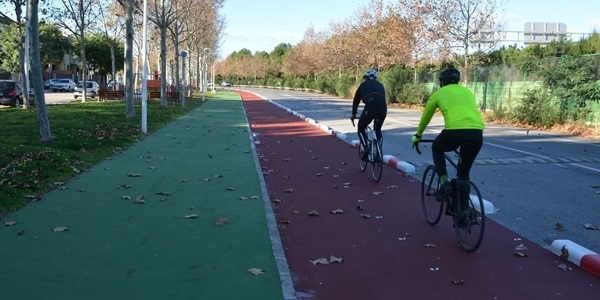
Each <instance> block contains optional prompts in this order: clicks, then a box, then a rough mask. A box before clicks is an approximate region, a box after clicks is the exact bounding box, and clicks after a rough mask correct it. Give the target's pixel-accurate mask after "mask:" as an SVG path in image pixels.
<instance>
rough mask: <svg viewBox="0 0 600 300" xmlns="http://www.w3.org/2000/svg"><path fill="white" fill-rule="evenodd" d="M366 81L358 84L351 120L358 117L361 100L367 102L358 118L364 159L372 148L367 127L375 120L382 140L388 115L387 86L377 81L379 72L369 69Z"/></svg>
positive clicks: (364, 76)
mask: <svg viewBox="0 0 600 300" xmlns="http://www.w3.org/2000/svg"><path fill="white" fill-rule="evenodd" d="M363 79H364V81H363V82H361V84H360V85H359V86H358V89H357V90H356V93H355V94H354V101H353V102H352V117H350V120H352V121H354V119H356V113H357V111H358V105H359V104H360V102H361V101H362V102H364V103H365V107H364V108H363V110H362V113H361V114H360V118H359V119H358V128H357V131H358V136H359V138H360V143H361V145H362V147H363V149H365V150H366V151H365V152H364V154H363V160H366V158H367V156H368V153H369V151H370V149H368V145H367V133H366V132H365V129H366V128H367V126H368V125H369V124H371V122H373V130H374V131H375V136H376V137H377V140H379V141H381V140H382V138H383V135H382V134H381V127H382V126H383V121H384V120H385V117H386V115H387V102H386V100H385V88H384V87H383V84H381V82H379V81H377V72H376V71H375V70H371V69H369V70H367V71H365V74H364V75H363Z"/></svg>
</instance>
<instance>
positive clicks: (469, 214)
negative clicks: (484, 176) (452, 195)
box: [454, 180, 485, 252]
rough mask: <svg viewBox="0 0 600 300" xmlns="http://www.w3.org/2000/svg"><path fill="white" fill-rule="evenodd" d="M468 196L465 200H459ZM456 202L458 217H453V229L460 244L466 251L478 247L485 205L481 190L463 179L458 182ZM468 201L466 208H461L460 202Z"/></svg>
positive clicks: (483, 224) (482, 229) (482, 227)
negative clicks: (459, 214)
mask: <svg viewBox="0 0 600 300" xmlns="http://www.w3.org/2000/svg"><path fill="white" fill-rule="evenodd" d="M461 197H462V198H465V197H466V198H468V199H467V201H460V200H461ZM457 198H458V199H457V200H458V202H457V205H458V207H459V211H458V212H459V213H462V215H461V216H460V217H456V218H455V220H456V221H455V224H454V229H455V231H456V236H457V237H458V241H459V242H460V245H461V246H462V247H463V249H465V251H467V252H474V251H477V249H479V246H481V242H482V241H483V233H484V231H485V207H484V205H483V199H482V198H481V192H479V189H478V188H477V186H476V185H475V184H474V183H473V182H472V181H469V180H467V181H463V182H461V183H459V184H458V197H457ZM465 202H466V203H468V207H467V208H466V209H462V208H461V205H460V203H465Z"/></svg>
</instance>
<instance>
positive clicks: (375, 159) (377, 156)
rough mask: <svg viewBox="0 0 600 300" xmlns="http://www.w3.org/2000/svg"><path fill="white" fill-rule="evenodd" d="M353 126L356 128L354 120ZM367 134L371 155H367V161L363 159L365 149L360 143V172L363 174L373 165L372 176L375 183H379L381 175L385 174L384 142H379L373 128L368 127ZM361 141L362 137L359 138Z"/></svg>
mask: <svg viewBox="0 0 600 300" xmlns="http://www.w3.org/2000/svg"><path fill="white" fill-rule="evenodd" d="M352 126H354V120H352ZM365 132H366V134H367V145H368V147H369V153H368V154H367V159H366V160H364V159H363V156H364V155H363V154H364V153H365V152H364V151H365V149H363V147H362V143H360V141H359V145H358V161H359V164H360V170H361V171H362V172H364V171H366V170H367V165H368V164H369V163H370V164H371V176H372V177H373V180H375V182H379V181H380V180H381V174H383V150H382V146H383V141H381V140H378V139H377V136H376V135H375V131H374V130H373V129H372V128H371V126H367V128H366V129H365ZM359 139H360V136H359Z"/></svg>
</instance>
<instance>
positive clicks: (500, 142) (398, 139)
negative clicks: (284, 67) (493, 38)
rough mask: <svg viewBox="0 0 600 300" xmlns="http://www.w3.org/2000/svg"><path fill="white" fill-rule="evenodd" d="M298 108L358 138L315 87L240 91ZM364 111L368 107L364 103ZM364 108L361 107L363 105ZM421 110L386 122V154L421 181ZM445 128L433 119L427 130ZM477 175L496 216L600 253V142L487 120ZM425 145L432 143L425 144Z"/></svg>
mask: <svg viewBox="0 0 600 300" xmlns="http://www.w3.org/2000/svg"><path fill="white" fill-rule="evenodd" d="M240 89H243V90H247V91H251V92H254V93H256V94H259V95H261V96H263V97H265V98H267V99H269V100H272V101H274V102H276V103H278V104H280V105H283V106H285V107H287V108H289V109H291V110H293V111H296V112H299V113H301V114H303V115H305V116H306V117H308V118H311V119H314V120H316V121H318V122H320V123H323V124H326V125H328V126H329V127H331V128H333V129H335V130H336V131H339V132H342V133H345V134H347V136H348V138H347V140H346V141H347V142H350V141H351V140H356V139H357V136H356V133H355V130H356V129H355V128H353V127H352V125H351V123H350V121H349V119H348V118H349V116H350V113H351V103H350V101H349V100H348V99H340V98H336V97H332V96H327V95H322V94H314V93H308V92H297V91H285V90H273V89H262V88H245V87H244V88H240ZM361 108H362V106H361ZM359 111H360V109H359ZM420 115H421V112H420V111H415V110H407V109H389V111H388V117H387V119H386V121H385V125H384V146H383V149H384V153H385V154H390V155H394V156H395V157H397V158H399V159H400V160H404V161H407V162H410V163H412V164H413V165H415V167H416V173H414V174H412V175H413V176H415V177H416V178H418V179H419V178H420V176H421V171H423V170H424V167H425V166H426V165H427V164H429V163H430V162H431V155H430V152H429V149H428V148H425V147H422V148H423V149H424V151H423V155H418V154H417V153H416V152H415V151H414V149H412V148H411V146H412V145H411V143H410V137H411V136H412V135H413V134H414V132H415V130H416V126H417V124H418V121H419V118H420ZM442 128H443V120H442V118H441V116H436V117H434V118H433V120H432V122H431V123H430V126H429V127H428V129H427V130H426V132H425V135H426V137H427V135H430V136H431V137H434V136H435V134H436V133H438V132H439V131H440V130H441V129H442ZM484 137H485V141H484V147H483V149H482V150H481V152H480V154H479V156H478V160H477V161H476V165H475V166H474V168H473V170H472V173H471V177H472V179H473V180H474V181H475V182H476V183H477V184H478V186H479V188H480V190H481V192H482V195H483V197H484V198H485V199H486V200H488V201H490V202H491V203H492V204H493V205H494V207H495V212H494V214H492V215H490V217H491V218H492V219H494V220H495V221H497V222H498V223H500V224H502V225H503V226H505V227H507V228H509V229H511V230H513V231H515V232H516V233H518V234H520V235H523V236H525V237H527V238H528V239H530V240H532V241H534V242H535V243H537V244H539V245H541V246H543V247H546V248H550V245H549V243H551V242H552V241H553V240H556V239H568V240H571V241H573V242H575V243H578V244H579V245H581V246H583V247H586V248H588V249H590V250H592V251H594V252H596V253H600V231H598V230H593V229H587V228H586V224H589V225H593V226H600V223H599V222H600V221H599V219H598V215H597V212H598V209H599V207H600V188H599V186H600V180H599V179H598V178H599V176H598V175H599V174H600V142H599V141H593V140H588V139H584V138H580V137H573V136H567V135H560V134H555V133H550V132H543V131H536V130H527V129H522V128H515V127H508V126H500V125H495V124H487V125H486V131H485V134H484ZM422 146H425V145H422Z"/></svg>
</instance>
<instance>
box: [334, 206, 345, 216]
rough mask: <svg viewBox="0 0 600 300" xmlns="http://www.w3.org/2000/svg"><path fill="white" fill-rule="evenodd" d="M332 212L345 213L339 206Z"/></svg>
mask: <svg viewBox="0 0 600 300" xmlns="http://www.w3.org/2000/svg"><path fill="white" fill-rule="evenodd" d="M331 213H332V214H334V215H336V214H343V213H344V210H343V209H341V208H338V209H334V210H332V211H331Z"/></svg>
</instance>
